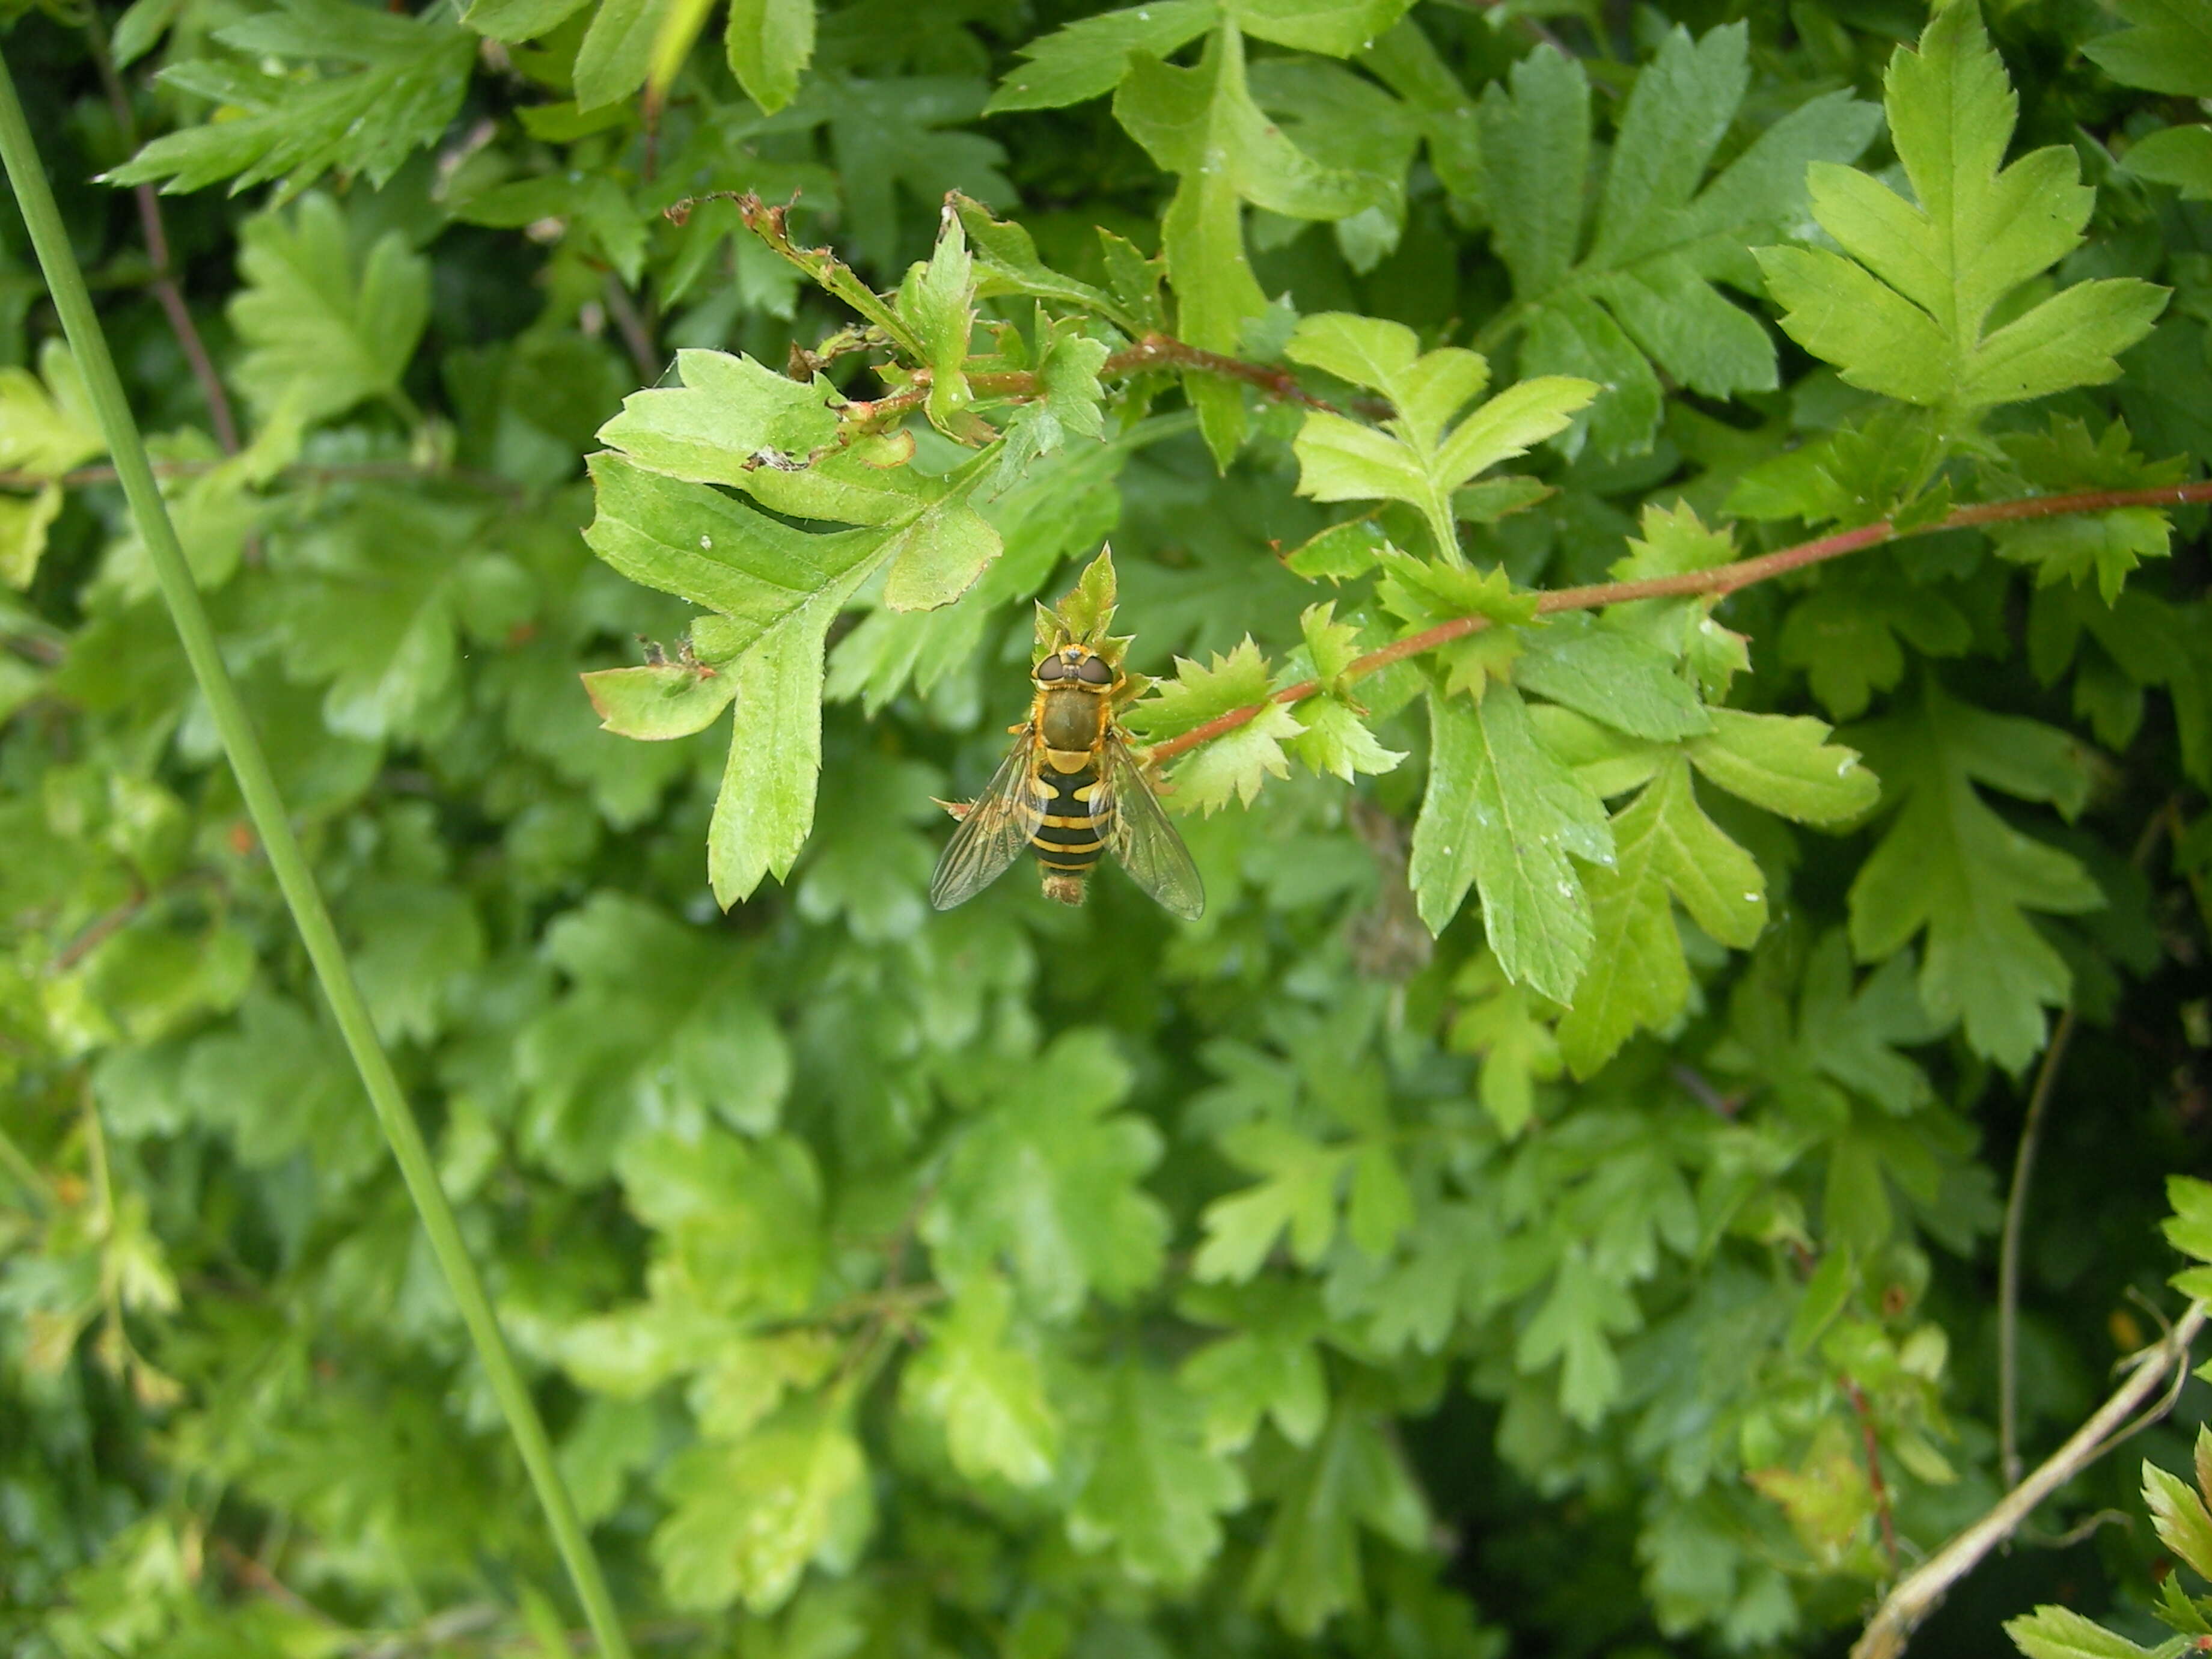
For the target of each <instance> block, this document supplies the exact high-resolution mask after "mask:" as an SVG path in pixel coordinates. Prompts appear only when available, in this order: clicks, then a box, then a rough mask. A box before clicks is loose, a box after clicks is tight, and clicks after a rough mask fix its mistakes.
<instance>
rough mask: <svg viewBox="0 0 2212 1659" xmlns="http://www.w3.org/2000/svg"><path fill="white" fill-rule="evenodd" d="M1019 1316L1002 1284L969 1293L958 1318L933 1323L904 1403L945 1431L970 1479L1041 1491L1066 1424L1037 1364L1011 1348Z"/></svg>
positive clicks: (962, 1297) (955, 1311) (904, 1388)
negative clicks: (1010, 1331)
mask: <svg viewBox="0 0 2212 1659" xmlns="http://www.w3.org/2000/svg"><path fill="white" fill-rule="evenodd" d="M1012 1309H1013V1297H1012V1292H1011V1291H1009V1290H1008V1289H1007V1287H1006V1281H1005V1280H1003V1279H998V1278H996V1277H992V1276H985V1277H981V1278H978V1279H974V1280H972V1281H970V1282H969V1283H968V1284H966V1285H963V1286H962V1287H961V1291H960V1294H959V1295H958V1296H957V1297H956V1298H955V1299H954V1301H953V1304H952V1311H951V1313H950V1314H949V1315H947V1316H945V1317H944V1318H941V1319H933V1320H931V1321H930V1322H928V1333H929V1340H928V1344H927V1346H925V1347H924V1348H923V1349H922V1351H921V1353H920V1354H919V1355H918V1356H917V1357H916V1358H915V1359H914V1361H913V1362H912V1363H911V1364H908V1367H907V1370H906V1374H905V1375H904V1376H903V1377H902V1378H901V1380H900V1384H899V1397H900V1400H901V1401H902V1404H903V1405H904V1406H905V1407H906V1409H907V1410H908V1411H910V1412H913V1413H916V1414H918V1415H920V1416H923V1417H927V1418H930V1419H934V1420H935V1421H936V1422H938V1423H939V1425H942V1427H943V1429H944V1431H945V1445H946V1448H947V1449H949V1450H950V1451H951V1455H952V1466H953V1468H957V1469H958V1470H959V1471H960V1473H961V1474H962V1475H963V1476H964V1477H965V1478H966V1479H968V1480H985V1479H988V1478H991V1477H994V1476H995V1477H996V1478H998V1479H1000V1480H1007V1481H1011V1482H1012V1484H1013V1485H1015V1486H1038V1485H1041V1484H1042V1483H1043V1482H1044V1481H1045V1480H1048V1479H1050V1478H1051V1476H1052V1474H1053V1471H1054V1465H1055V1462H1056V1460H1057V1458H1058V1455H1059V1449H1060V1420H1059V1418H1058V1416H1057V1415H1056V1414H1055V1413H1054V1411H1053V1409H1052V1407H1051V1405H1050V1403H1049V1402H1048V1401H1047V1400H1046V1398H1045V1392H1044V1378H1043V1376H1042V1373H1041V1372H1040V1371H1039V1370H1038V1368H1037V1363H1036V1358H1035V1357H1034V1356H1032V1355H1031V1354H1030V1353H1029V1352H1027V1351H1026V1350H1024V1349H1023V1348H1020V1347H1016V1346H1010V1345H1009V1343H1008V1342H1007V1340H1006V1327H1007V1324H1008V1321H1009V1318H1010V1316H1011V1315H1012Z"/></svg>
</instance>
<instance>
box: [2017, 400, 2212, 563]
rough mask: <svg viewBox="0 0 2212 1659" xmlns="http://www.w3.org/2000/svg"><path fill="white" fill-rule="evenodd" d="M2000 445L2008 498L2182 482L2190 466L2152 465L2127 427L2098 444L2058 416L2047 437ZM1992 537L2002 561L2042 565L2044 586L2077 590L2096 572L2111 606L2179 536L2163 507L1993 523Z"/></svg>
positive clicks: (2080, 426) (2083, 426)
mask: <svg viewBox="0 0 2212 1659" xmlns="http://www.w3.org/2000/svg"><path fill="white" fill-rule="evenodd" d="M1999 444H2000V446H2001V447H2002V449H2003V451H2004V454H2005V459H2006V460H2007V461H2008V463H2009V465H2008V466H2006V467H2005V468H2003V469H2002V470H2001V471H1998V473H1997V477H1996V483H1998V484H1999V487H2000V488H2002V489H2003V490H2004V492H2005V493H2006V494H2007V495H2015V494H2017V495H2031V494H2047V495H2060V494H2070V493H2074V492H2077V491H2084V492H2086V491H2089V490H2098V489H2142V488H2146V487H2149V486H2154V485H2159V484H2170V483H2179V482H2180V481H2181V478H2182V477H2183V473H2184V471H2185V467H2186V463H2185V461H2183V460H2182V459H2180V458H2179V457H2178V456H2177V457H2175V458H2174V459H2172V460H2168V461H2160V462H2156V463H2151V462H2147V461H2146V460H2145V459H2143V457H2142V455H2140V454H2138V453H2136V449H2135V447H2134V442H2133V441H2132V439H2131V437H2130V435H2129V432H2128V428H2127V423H2126V422H2124V421H2114V422H2112V423H2111V424H2110V425H2108V426H2107V427H2106V428H2105V430H2104V432H2103V434H2102V435H2100V436H2099V437H2097V438H2094V439H2092V438H2091V437H2090V435H2089V428H2088V426H2087V423H2085V422H2081V421H2079V420H2074V419H2070V418H2068V417H2066V416H2053V417H2052V419H2051V426H2050V429H2049V431H2048V432H2047V433H2045V434H2037V433H2018V434H2014V435H2009V436H2007V437H2005V438H2002V439H2000V440H1999ZM1990 539H1991V540H1992V541H1994V542H1995V543H1996V549H1997V552H1998V553H1999V555H2000V556H2002V557H2004V558H2008V559H2010V560H2012V561H2014V562H2015V563H2019V564H2029V565H2033V566H2034V567H2036V570H2035V583H2036V586H2039V587H2048V586H2051V585H2052V584H2053V583H2055V582H2057V581H2061V580H2067V581H2071V582H2073V583H2075V585H2077V586H2078V585H2079V584H2080V583H2081V582H2082V581H2083V580H2085V579H2087V577H2088V576H2090V575H2091V574H2094V575H2095V577H2096V579H2097V591H2098V592H2100V594H2102V595H2103V596H2104V600H2105V603H2106V605H2111V604H2112V602H2113V601H2114V600H2115V599H2118V598H2119V595H2120V589H2121V587H2122V586H2124V584H2125V583H2126V581H2127V577H2128V573H2129V572H2130V570H2132V569H2134V568H2135V567H2136V563H2137V562H2139V561H2141V560H2142V559H2162V558H2164V557H2165V556H2166V553H2167V550H2168V546H2169V543H2170V541H2171V539H2172V532H2171V529H2170V526H2168V524H2167V521H2166V514H2165V513H2162V512H2160V511H2159V509H2157V508H2156V507H2118V508H2115V509H2113V510H2112V511H2110V512H2106V513H2065V514H2063V515H2060V516H2057V517H2054V518H2049V519H2042V520H2033V519H2031V520H2021V521H2016V522H2014V523H2011V524H1999V525H1992V526H1990Z"/></svg>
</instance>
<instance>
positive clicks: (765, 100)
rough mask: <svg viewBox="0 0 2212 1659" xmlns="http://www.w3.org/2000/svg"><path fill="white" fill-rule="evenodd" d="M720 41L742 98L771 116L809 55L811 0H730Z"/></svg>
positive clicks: (789, 95)
mask: <svg viewBox="0 0 2212 1659" xmlns="http://www.w3.org/2000/svg"><path fill="white" fill-rule="evenodd" d="M722 40H723V46H724V48H725V50H726V52H728V54H729V61H730V73H731V74H732V75H734V76H737V77H738V85H739V86H741V87H743V88H744V89H745V96H746V97H748V98H750V99H751V100H753V102H755V103H756V104H758V105H759V106H761V108H762V109H763V110H764V111H765V112H768V113H769V114H770V115H773V114H775V112H776V111H778V110H780V109H781V108H782V107H783V106H785V105H787V104H788V103H789V102H790V101H791V100H792V99H793V97H794V96H795V95H797V94H798V91H799V76H802V75H804V74H805V72H806V65H807V63H808V61H809V60H810V59H811V58H812V57H813V56H814V0H731V4H730V21H729V27H728V29H727V32H726V33H725V34H724V35H723V37H722Z"/></svg>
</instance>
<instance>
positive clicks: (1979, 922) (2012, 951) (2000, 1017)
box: [1850, 680, 2105, 1072]
mask: <svg viewBox="0 0 2212 1659" xmlns="http://www.w3.org/2000/svg"><path fill="white" fill-rule="evenodd" d="M1851 738H1852V741H1853V742H1854V743H1856V744H1859V745H1860V746H1861V747H1863V749H1864V750H1866V751H1867V753H1868V755H1869V757H1870V758H1872V759H1873V760H1874V762H1875V765H1876V766H1877V768H1878V769H1879V770H1880V772H1881V776H1882V777H1883V778H1884V779H1885V780H1887V787H1888V793H1890V794H1891V796H1892V798H1893V799H1901V801H1902V805H1901V807H1900V809H1899V811H1898V812H1897V814H1896V816H1895V817H1893V818H1892V819H1891V820H1890V823H1889V827H1888V829H1887V830H1886V831H1885V832H1884V834H1883V836H1882V840H1881V845H1879V846H1878V847H1876V848H1875V850H1874V852H1873V854H1871V855H1870V856H1869V858H1868V860H1866V862H1865V863H1864V864H1863V865H1862V866H1859V872H1858V876H1857V879H1856V880H1855V881H1853V882H1852V884H1851V890H1850V930H1851V946H1852V949H1853V950H1854V951H1857V953H1858V957H1859V959H1860V960H1861V961H1862V962H1874V961H1879V960H1880V959H1881V958H1882V957H1887V956H1888V955H1890V954H1892V953H1893V952H1894V951H1898V950H1899V949H1901V948H1903V947H1904V945H1905V944H1906V943H1907V942H1908V941H1909V940H1911V939H1912V938H1913V937H1914V936H1915V935H1916V934H1917V933H1920V932H1921V931H1922V930H1923V928H1924V929H1925V930H1926V931H1927V934H1928V946H1927V950H1928V954H1927V958H1926V961H1925V962H1924V963H1923V965H1922V968H1921V972H1920V1000H1921V1002H1922V1003H1923V1005H1924V1006H1926V1008H1927V1010H1928V1012H1929V1013H1930V1014H1931V1015H1933V1016H1935V1017H1936V1018H1937V1019H1939V1020H1941V1021H1942V1022H1944V1023H1945V1024H1949V1023H1950V1022H1951V1021H1953V1020H1963V1021H1964V1023H1965V1026H1966V1042H1967V1043H1968V1045H1969V1046H1970V1047H1972V1048H1973V1050H1974V1051H1975V1052H1976V1053H1977V1054H1984V1055H1987V1056H1988V1057H1989V1058H1990V1059H1991V1060H1996V1062H1997V1063H1998V1064H1999V1065H2001V1066H2004V1067H2005V1068H2006V1069H2007V1070H2008V1071H2014V1072H2017V1071H2018V1070H2019V1069H2020V1068H2021V1067H2022V1066H2025V1065H2027V1062H2028V1061H2029V1060H2032V1059H2033V1058H2034V1056H2035V1053H2036V1050H2037V1049H2039V1048H2041V1047H2042V1046H2043V1038H2044V1020H2043V1010H2044V1008H2045V1007H2046V1006H2059V1005H2063V1003H2064V1002H2065V1000H2066V997H2067V993H2068V990H2069V987H2070V986H2071V984H2072V982H2073V976H2072V975H2071V974H2070V972H2069V970H2068V969H2067V966H2066V963H2065V962H2064V961H2063V959H2062V958H2061V957H2059V955H2058V953H2057V951H2055V950H2053V949H2052V948H2051V945H2050V943H2049V942H2048V941H2047V940H2045V938H2044V937H2043V935H2042V934H2041V933H2039V932H2037V931H2036V928H2035V927H2034V925H2033V923H2032V922H2031V921H2029V919H2028V916H2029V913H2030V912H2032V911H2039V912H2042V913H2045V914H2046V915H2073V914H2076V913H2079V912H2081V911H2084V910H2094V909H2097V908H2100V907H2101V906H2102V905H2103V904H2104V902H2105V898H2104V895H2103V894H2102V893H2101V892H2100V890H2098V887H2097V884H2096V883H2095V882H2093V881H2092V880H2091V879H2090V878H2089V875H2088V872H2087V871H2085V870H2084V869H2082V867H2081V865H2080V864H2079V863H2078V862H2076V861H2075V860H2074V859H2073V858H2072V857H2071V856H2069V854H2064V853H2062V852H2060V851H2059V850H2058V849H2057V848H2054V847H2051V846H2049V845H2047V844H2046V843H2045V842H2040V841H2038V840H2035V839H2033V837H2031V836H2026V835H2023V834H2022V833H2021V831H2019V830H2018V829H2014V828H2013V826H2012V825H2011V824H2009V823H2007V822H2006V821H2005V820H2004V819H2003V818H2002V817H1998V816H1997V814H1996V812H1995V811H1992V810H1991V809H1990V806H1989V805H1988V804H1987V803H1986V802H1984V800H1983V799H1982V797H1981V795H1980V793H1979V792H1978V790H1977V789H1976V788H1975V787H1974V786H1975V785H1976V784H1977V783H1986V784H1989V785H1991V786H1993V787H1996V788H1998V789H2002V790H2003V791H2004V792H2005V793H2007V794H2009V795H2014V796H2016V797H2018V798H2020V799H2027V800H2042V801H2050V802H2052V803H2054V804H2056V805H2057V806H2058V807H2059V809H2060V810H2061V811H2064V812H2066V813H2067V814H2068V815H2069V816H2070V815H2071V814H2072V813H2073V812H2075V811H2079V810H2080V807H2081V803H2082V801H2083V799H2085V798H2086V795H2087V790H2088V776H2089V775H2088V768H2087V759H2086V757H2084V756H2083V754H2082V753H2081V749H2080V747H2079V745H2078V744H2075V741H2074V740H2073V739H2072V738H2069V737H2067V736H2066V735H2065V734H2064V733H2063V732H2058V731H2056V730H2053V729H2052V728H2051V727H2050V726H2039V725H2038V724H2036V723H2035V722H2034V721H2033V720H2021V719H2019V718H2017V717H2015V716H2011V715H2001V714H1987V713H1984V711H1983V710H1981V709H1978V708H1972V707H1970V706H1968V705H1966V704H1965V703H1960V702H1953V701H1952V700H1951V699H1950V698H1949V697H1948V696H1945V695H1944V694H1943V693H1942V691H1941V690H1939V689H1937V688H1936V685H1935V684H1934V683H1933V681H1932V680H1931V681H1930V683H1929V685H1928V688H1927V690H1926V691H1925V693H1924V694H1923V696H1922V698H1921V700H1920V704H1919V707H1918V708H1916V709H1913V710H1911V711H1910V712H1908V713H1905V714H1899V715H1896V716H1894V717H1893V718H1892V719H1889V720H1883V721H1881V722H1879V723H1877V724H1875V725H1872V726H1857V727H1854V728H1853V729H1852V732H1851Z"/></svg>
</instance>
